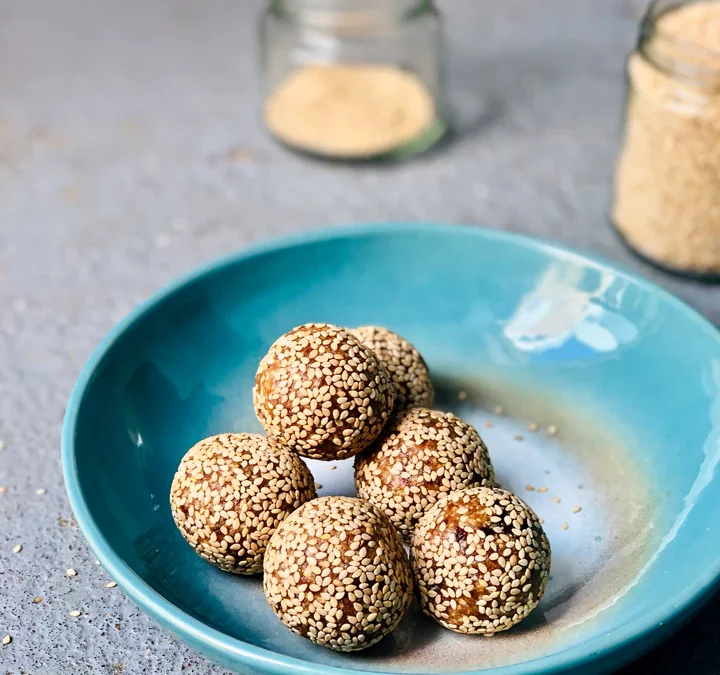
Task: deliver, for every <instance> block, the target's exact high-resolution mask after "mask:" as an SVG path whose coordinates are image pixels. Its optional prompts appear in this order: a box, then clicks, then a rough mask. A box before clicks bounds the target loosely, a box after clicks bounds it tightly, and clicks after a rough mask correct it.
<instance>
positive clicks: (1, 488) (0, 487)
mask: <svg viewBox="0 0 720 675" xmlns="http://www.w3.org/2000/svg"><path fill="white" fill-rule="evenodd" d="M6 492H7V488H6V487H5V486H4V485H0V495H4V494H5V493H6Z"/></svg>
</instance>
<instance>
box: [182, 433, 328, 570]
mask: <svg viewBox="0 0 720 675" xmlns="http://www.w3.org/2000/svg"><path fill="white" fill-rule="evenodd" d="M315 497H317V492H316V491H315V481H314V480H313V477H312V474H311V473H310V469H308V468H307V466H305V463H304V462H303V461H302V459H300V458H299V457H298V456H297V455H296V454H295V453H293V452H291V451H290V450H289V449H288V448H286V447H285V446H284V445H283V444H282V443H279V442H278V441H276V440H275V439H273V438H267V437H266V436H262V435H260V434H221V435H219V436H210V438H206V439H204V440H202V441H200V442H199V443H197V444H196V445H194V446H193V447H192V448H190V450H189V451H188V452H187V454H186V455H185V456H184V457H183V458H182V461H181V462H180V466H179V467H178V470H177V472H176V474H175V478H174V479H173V482H172V487H171V488H170V508H171V510H172V515H173V519H174V520H175V524H176V525H177V527H178V529H179V530H180V533H181V534H182V536H183V537H185V540H186V541H187V542H188V543H189V544H190V545H191V546H192V547H193V548H194V549H195V551H196V552H197V553H198V554H199V555H200V556H201V557H203V558H205V560H207V561H208V562H211V563H212V564H213V565H216V566H217V567H219V568H220V569H221V570H224V571H226V572H233V573H234V574H258V573H259V572H262V559H263V554H264V553H265V547H266V546H267V542H268V540H269V539H270V536H271V535H272V533H273V532H275V528H277V526H278V525H279V524H280V522H281V521H282V520H283V519H284V518H285V517H286V516H288V514H290V513H292V512H293V511H294V510H295V509H297V508H298V507H299V506H301V505H302V504H304V503H305V502H307V501H310V500H311V499H315Z"/></svg>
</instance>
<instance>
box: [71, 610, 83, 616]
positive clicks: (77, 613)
mask: <svg viewBox="0 0 720 675" xmlns="http://www.w3.org/2000/svg"><path fill="white" fill-rule="evenodd" d="M68 614H70V616H73V617H78V616H80V615H81V614H82V612H78V611H77V610H76V609H74V610H73V611H72V612H68Z"/></svg>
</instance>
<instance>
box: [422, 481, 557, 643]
mask: <svg viewBox="0 0 720 675" xmlns="http://www.w3.org/2000/svg"><path fill="white" fill-rule="evenodd" d="M410 548H411V556H410V560H411V564H412V566H413V572H414V574H415V579H416V582H417V585H418V591H419V594H418V595H419V599H420V605H421V607H422V609H423V610H424V612H425V613H426V614H429V615H430V616H432V617H433V618H435V619H436V620H437V621H438V622H439V623H440V624H441V625H443V626H445V627H446V628H450V629H451V630H454V631H457V632H460V633H466V634H484V635H490V634H493V633H497V632H500V631H503V630H506V629H508V628H510V627H511V626H513V625H515V624H516V623H518V622H519V621H521V620H522V619H523V618H525V616H527V615H528V614H529V613H530V612H531V611H532V610H533V609H534V608H535V606H536V605H537V603H538V602H539V601H540V598H541V597H542V595H543V593H544V591H545V586H546V584H547V580H548V575H549V569H550V545H549V543H548V540H547V537H546V536H545V533H544V532H543V530H542V527H541V521H539V520H538V518H537V516H536V515H535V513H534V512H533V511H532V510H531V509H530V508H529V507H528V506H527V505H526V504H525V503H524V502H523V501H522V500H521V499H520V498H519V497H517V496H516V495H514V494H512V493H510V492H507V491H505V490H500V489H497V488H489V487H471V488H467V489H465V490H459V491H455V492H452V493H450V494H448V495H445V496H443V497H442V498H441V499H440V500H438V501H437V502H436V504H435V505H434V506H433V507H432V508H431V509H430V510H429V511H428V512H427V513H426V514H425V515H424V516H423V517H422V519H421V520H420V522H419V523H418V525H417V527H416V529H415V532H414V534H413V537H412V541H411V546H410ZM522 561H525V564H524V565H521V564H519V563H520V562H522ZM527 561H531V562H532V566H530V565H528V564H527ZM471 570H472V571H475V570H477V574H468V571H471ZM466 598H472V599H473V600H472V602H467V601H466V600H465V599H466Z"/></svg>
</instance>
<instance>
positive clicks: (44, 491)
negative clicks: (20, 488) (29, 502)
mask: <svg viewBox="0 0 720 675" xmlns="http://www.w3.org/2000/svg"><path fill="white" fill-rule="evenodd" d="M46 492H47V490H46V489H45V488H38V489H37V490H35V494H36V495H44V494H45V493H46Z"/></svg>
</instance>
